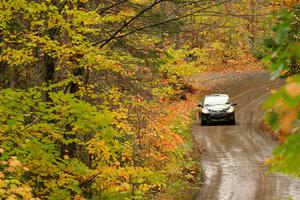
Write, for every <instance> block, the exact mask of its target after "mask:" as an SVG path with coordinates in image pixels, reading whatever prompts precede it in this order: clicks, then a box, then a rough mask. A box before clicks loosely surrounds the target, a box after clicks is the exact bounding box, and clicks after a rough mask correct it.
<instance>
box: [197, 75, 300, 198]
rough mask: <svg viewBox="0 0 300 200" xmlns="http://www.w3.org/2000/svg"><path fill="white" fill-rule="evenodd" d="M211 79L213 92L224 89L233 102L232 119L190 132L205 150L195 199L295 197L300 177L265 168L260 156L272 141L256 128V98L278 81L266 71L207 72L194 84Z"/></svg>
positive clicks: (260, 99)
mask: <svg viewBox="0 0 300 200" xmlns="http://www.w3.org/2000/svg"><path fill="white" fill-rule="evenodd" d="M203 79H211V80H215V81H213V84H214V85H215V88H216V89H215V92H216V93H228V94H229V95H230V96H231V97H232V98H233V100H234V102H236V103H237V104H238V106H237V107H236V119H237V125H235V126H232V125H214V126H200V122H199V120H197V121H196V122H195V125H194V128H193V134H194V137H195V139H196V141H197V142H198V143H200V144H203V145H204V146H205V148H206V153H205V155H204V157H203V163H202V165H203V168H204V171H205V176H206V181H205V185H204V188H203V190H202V192H201V194H199V196H198V197H197V200H254V199H257V200H265V199H266V200H281V199H285V198H287V197H291V198H293V199H294V200H300V179H295V178H290V177H286V176H282V175H279V174H268V175H267V174H265V171H266V169H265V167H264V165H263V162H264V160H266V159H267V158H268V157H270V155H271V152H272V149H273V148H274V146H275V145H276V144H275V142H274V141H273V140H272V139H271V138H270V137H269V136H268V135H266V134H264V133H262V131H261V130H259V128H258V123H259V120H260V119H261V116H262V111H261V109H260V105H261V103H262V102H263V101H264V99H265V98H266V97H267V95H268V94H269V91H270V89H272V88H276V87H278V86H279V85H280V84H282V83H281V82H280V81H278V80H277V81H270V77H269V75H268V73H263V72H251V73H235V74H233V73H231V74H228V75H226V74H225V77H224V74H218V73H212V74H209V75H205V76H203V77H199V80H198V81H199V84H211V81H203Z"/></svg>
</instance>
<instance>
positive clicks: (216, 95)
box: [205, 94, 229, 98]
mask: <svg viewBox="0 0 300 200" xmlns="http://www.w3.org/2000/svg"><path fill="white" fill-rule="evenodd" d="M208 97H223V98H229V96H228V95H227V94H210V95H205V98H208Z"/></svg>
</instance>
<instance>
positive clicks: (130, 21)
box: [93, 0, 165, 48]
mask: <svg viewBox="0 0 300 200" xmlns="http://www.w3.org/2000/svg"><path fill="white" fill-rule="evenodd" d="M163 1H165V0H155V1H154V2H153V3H152V4H151V5H149V6H148V7H146V8H145V9H143V10H141V11H140V12H139V13H137V14H136V15H135V16H134V17H132V18H131V19H130V20H128V21H126V20H125V21H124V22H123V25H122V26H121V27H120V28H119V29H118V30H116V31H115V32H114V33H113V34H112V35H111V36H110V37H109V38H107V39H105V40H101V41H98V42H95V43H94V44H93V45H97V44H100V43H102V44H101V45H100V48H103V47H104V46H105V45H107V44H108V43H109V42H110V41H112V40H113V39H114V38H115V37H116V36H117V35H118V34H119V33H120V32H121V31H122V30H123V29H124V28H125V27H127V26H128V25H130V24H131V23H132V22H133V21H135V20H136V19H138V18H139V17H141V16H142V15H143V14H144V13H145V12H147V11H149V10H151V9H152V8H153V7H154V6H156V5H158V4H159V3H161V2H163Z"/></svg>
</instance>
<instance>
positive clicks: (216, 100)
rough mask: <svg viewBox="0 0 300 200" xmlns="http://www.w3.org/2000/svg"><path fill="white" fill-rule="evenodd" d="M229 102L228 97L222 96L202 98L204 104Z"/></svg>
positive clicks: (211, 104)
mask: <svg viewBox="0 0 300 200" xmlns="http://www.w3.org/2000/svg"><path fill="white" fill-rule="evenodd" d="M225 104H230V102H229V98H228V97H224V96H215V97H206V98H205V99H204V105H205V106H213V105H225Z"/></svg>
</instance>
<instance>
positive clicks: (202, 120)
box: [201, 118, 207, 126]
mask: <svg viewBox="0 0 300 200" xmlns="http://www.w3.org/2000/svg"><path fill="white" fill-rule="evenodd" d="M201 125H202V126H205V125H207V120H205V119H203V118H201Z"/></svg>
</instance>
